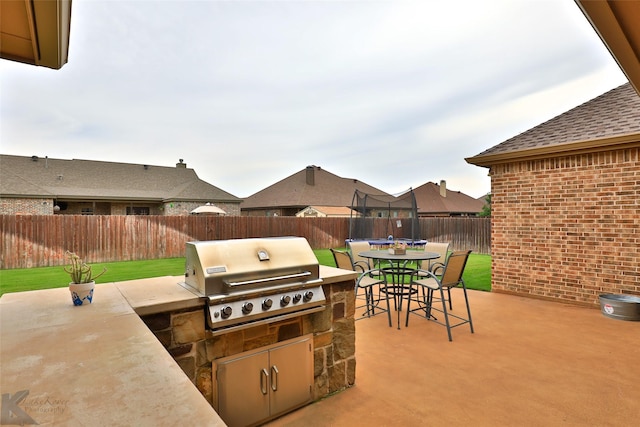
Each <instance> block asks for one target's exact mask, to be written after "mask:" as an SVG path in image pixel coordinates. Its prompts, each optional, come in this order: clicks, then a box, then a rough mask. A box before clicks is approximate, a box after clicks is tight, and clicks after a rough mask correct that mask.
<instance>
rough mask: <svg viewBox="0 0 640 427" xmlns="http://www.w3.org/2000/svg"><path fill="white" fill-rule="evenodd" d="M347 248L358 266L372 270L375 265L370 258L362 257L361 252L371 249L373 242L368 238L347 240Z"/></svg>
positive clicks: (364, 269)
mask: <svg viewBox="0 0 640 427" xmlns="http://www.w3.org/2000/svg"><path fill="white" fill-rule="evenodd" d="M347 249H349V252H351V258H352V259H353V264H354V265H355V266H356V268H359V269H361V270H362V271H366V270H371V269H372V268H373V267H374V266H373V264H372V263H371V261H370V260H369V258H365V257H361V256H360V255H359V253H360V252H366V251H370V250H371V244H370V243H369V242H367V241H366V240H356V241H351V242H347Z"/></svg>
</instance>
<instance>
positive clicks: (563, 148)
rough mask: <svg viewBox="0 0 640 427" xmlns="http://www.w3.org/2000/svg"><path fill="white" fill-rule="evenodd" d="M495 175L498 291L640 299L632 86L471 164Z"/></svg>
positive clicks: (637, 135) (592, 299)
mask: <svg viewBox="0 0 640 427" xmlns="http://www.w3.org/2000/svg"><path fill="white" fill-rule="evenodd" d="M466 160H467V161H468V162H469V163H472V164H474V165H478V166H483V167H488V168H490V175H491V194H492V201H491V202H492V203H491V216H492V226H491V227H492V241H491V254H492V257H493V258H492V260H493V264H492V265H493V276H492V280H491V288H492V290H493V291H498V292H506V293H514V294H518V295H527V296H533V297H539V298H550V299H559V300H563V301H567V302H574V303H583V304H597V303H598V297H599V295H600V294H606V293H613V294H620V293H623V294H636V295H640V238H639V237H638V236H639V235H640V234H639V232H638V230H640V96H639V95H638V93H636V92H635V91H634V88H633V87H632V86H631V84H629V83H627V84H624V85H622V86H620V87H617V88H615V89H613V90H611V91H609V92H607V93H605V94H603V95H601V96H599V97H597V98H595V99H593V100H591V101H588V102H586V103H584V104H582V105H580V106H578V107H576V108H574V109H572V110H570V111H567V112H566V113H564V114H561V115H559V116H557V117H555V118H553V119H551V120H549V121H547V122H545V123H542V124H541V125H539V126H536V127H534V128H533V129H530V130H528V131H526V132H524V133H522V134H520V135H517V136H515V137H513V138H511V139H508V140H506V141H504V142H503V143H501V144H498V145H496V146H495V147H492V148H490V149H488V150H486V151H484V152H482V153H480V154H478V155H476V156H474V157H471V158H468V159H466Z"/></svg>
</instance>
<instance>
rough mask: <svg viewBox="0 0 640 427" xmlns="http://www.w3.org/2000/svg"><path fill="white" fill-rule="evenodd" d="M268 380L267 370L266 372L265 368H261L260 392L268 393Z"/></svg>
mask: <svg viewBox="0 0 640 427" xmlns="http://www.w3.org/2000/svg"><path fill="white" fill-rule="evenodd" d="M268 380H269V372H267V370H266V369H265V368H262V370H261V371H260V391H261V392H262V394H265V395H266V394H267V393H269V390H268V389H267V381H268Z"/></svg>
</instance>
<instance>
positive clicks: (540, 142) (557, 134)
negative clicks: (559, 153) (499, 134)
mask: <svg viewBox="0 0 640 427" xmlns="http://www.w3.org/2000/svg"><path fill="white" fill-rule="evenodd" d="M638 133H640V96H638V94H637V93H636V92H635V90H634V89H633V87H632V86H631V84H629V83H626V84H623V85H621V86H619V87H617V88H615V89H612V90H610V91H609V92H606V93H604V94H603V95H600V96H598V97H596V98H594V99H592V100H590V101H587V102H585V103H584V104H582V105H579V106H577V107H575V108H573V109H571V110H569V111H567V112H565V113H562V114H560V115H559V116H556V117H554V118H552V119H551V120H548V121H546V122H544V123H542V124H540V125H538V126H536V127H534V128H531V129H529V130H527V131H525V132H523V133H521V134H519V135H516V136H514V137H512V138H509V139H507V140H506V141H504V142H502V143H500V144H498V145H495V146H493V147H491V148H489V149H488V150H485V151H483V152H482V153H480V154H478V155H476V156H473V157H470V158H468V159H467V161H468V162H469V163H472V164H481V163H482V158H483V157H487V156H495V155H500V154H509V153H518V152H525V151H527V150H535V149H541V148H544V147H555V146H564V145H565V144H574V143H581V142H582V143H583V142H585V141H597V140H603V139H607V138H612V137H617V136H623V135H634V134H638ZM568 148H570V147H568V146H567V149H568Z"/></svg>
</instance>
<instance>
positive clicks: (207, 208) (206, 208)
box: [191, 203, 227, 215]
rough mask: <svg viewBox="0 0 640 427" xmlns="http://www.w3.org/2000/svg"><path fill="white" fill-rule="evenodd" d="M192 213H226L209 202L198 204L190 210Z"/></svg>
mask: <svg viewBox="0 0 640 427" xmlns="http://www.w3.org/2000/svg"><path fill="white" fill-rule="evenodd" d="M191 213H192V214H217V215H226V214H227V213H226V212H225V211H223V210H222V209H220V208H219V207H217V206H213V205H210V204H208V203H207V204H206V205H202V206H198V207H197V208H195V209H194V210H192V211H191Z"/></svg>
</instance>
